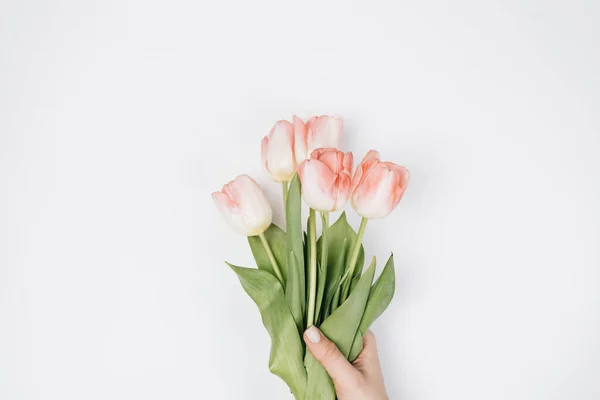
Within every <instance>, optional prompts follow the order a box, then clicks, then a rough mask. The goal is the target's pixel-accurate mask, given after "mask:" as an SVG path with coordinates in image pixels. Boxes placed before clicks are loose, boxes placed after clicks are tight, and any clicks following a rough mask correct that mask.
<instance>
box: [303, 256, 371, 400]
mask: <svg viewBox="0 0 600 400" xmlns="http://www.w3.org/2000/svg"><path fill="white" fill-rule="evenodd" d="M374 275H375V265H374V264H371V266H370V267H369V268H368V269H367V270H366V271H365V273H364V274H363V276H362V277H361V279H360V281H359V282H358V284H357V285H356V288H355V290H354V291H353V292H352V293H351V294H350V296H348V299H347V300H346V301H345V302H344V303H343V304H342V305H341V306H339V307H338V308H337V310H335V312H333V313H332V314H331V315H330V316H329V317H328V318H327V319H326V320H325V321H324V322H323V324H321V327H320V328H321V331H323V333H324V334H325V336H327V337H328V338H329V339H330V340H332V341H333V342H334V343H335V344H336V345H337V346H338V348H339V349H340V351H341V352H342V354H344V356H345V357H348V356H349V354H350V351H351V348H352V344H353V342H354V337H355V335H356V332H357V331H358V329H359V325H360V321H361V320H362V316H363V313H364V311H365V307H366V305H367V300H368V298H369V292H370V290H371V284H372V283H373V277H374ZM304 363H305V365H306V371H307V378H308V382H307V387H306V399H325V400H334V399H335V391H334V389H333V382H331V378H330V377H329V375H328V374H327V372H326V371H325V369H324V368H323V367H322V366H321V364H319V362H318V361H316V360H315V358H314V357H313V356H312V354H311V353H310V352H307V353H306V357H305V360H304Z"/></svg>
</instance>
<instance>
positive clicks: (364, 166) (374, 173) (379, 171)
mask: <svg viewBox="0 0 600 400" xmlns="http://www.w3.org/2000/svg"><path fill="white" fill-rule="evenodd" d="M409 176H410V174H409V172H408V169H406V168H404V167H402V166H400V165H396V164H394V163H391V162H381V161H380V160H379V153H377V152H376V151H375V150H371V151H369V152H368V153H367V155H366V156H365V158H364V159H363V160H362V162H361V163H360V164H359V165H358V167H357V168H356V172H355V173H354V177H353V178H352V188H351V201H352V207H354V209H355V210H356V212H357V213H358V215H360V216H361V217H363V218H369V219H373V218H383V217H385V216H386V215H388V214H389V213H391V212H392V210H393V209H394V208H396V206H397V205H398V203H399V202H400V199H402V196H403V195H404V191H405V190H406V186H407V185H408V179H409Z"/></svg>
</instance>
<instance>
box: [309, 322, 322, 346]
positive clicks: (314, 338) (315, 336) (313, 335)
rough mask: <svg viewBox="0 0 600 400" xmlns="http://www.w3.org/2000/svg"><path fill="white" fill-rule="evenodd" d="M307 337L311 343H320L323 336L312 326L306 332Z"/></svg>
mask: <svg viewBox="0 0 600 400" xmlns="http://www.w3.org/2000/svg"><path fill="white" fill-rule="evenodd" d="M306 337H307V338H308V340H309V341H310V342H311V343H319V340H321V334H320V333H319V330H318V329H317V328H315V327H314V326H311V327H310V328H308V329H307V330H306Z"/></svg>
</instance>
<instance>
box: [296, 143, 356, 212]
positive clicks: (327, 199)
mask: <svg viewBox="0 0 600 400" xmlns="http://www.w3.org/2000/svg"><path fill="white" fill-rule="evenodd" d="M351 176H352V153H344V152H343V151H339V150H336V149H332V148H327V149H317V150H315V151H313V152H312V154H311V158H310V159H309V160H306V161H304V162H302V163H301V164H300V165H299V166H298V177H299V178H300V182H301V183H302V196H303V197H304V201H305V202H306V204H308V206H309V207H310V208H312V209H315V210H317V211H337V210H341V209H342V208H344V206H345V205H346V202H347V201H348V197H349V195H350V185H351V183H352V178H351Z"/></svg>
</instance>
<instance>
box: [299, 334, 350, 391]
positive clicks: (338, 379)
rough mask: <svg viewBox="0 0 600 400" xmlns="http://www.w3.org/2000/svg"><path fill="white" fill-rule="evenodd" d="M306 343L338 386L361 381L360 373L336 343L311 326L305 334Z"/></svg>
mask: <svg viewBox="0 0 600 400" xmlns="http://www.w3.org/2000/svg"><path fill="white" fill-rule="evenodd" d="M304 341H305V342H306V346H307V347H308V349H309V350H310V352H311V353H312V355H313V357H315V359H316V360H317V361H319V362H320V363H321V365H322V366H323V368H325V370H326V371H327V373H328V374H329V376H331V379H332V380H333V382H334V383H335V384H336V386H338V384H339V383H342V382H343V383H344V384H346V383H348V382H356V381H357V380H358V379H360V373H359V372H358V371H357V370H356V369H355V368H354V367H353V366H352V364H350V363H349V362H348V360H346V357H344V355H343V354H342V353H341V352H340V350H339V349H338V348H337V346H336V345H335V343H333V342H332V341H331V340H329V339H327V338H326V337H325V335H323V333H322V332H321V331H320V330H319V329H317V328H316V327H315V326H311V327H310V328H308V329H307V330H306V332H304Z"/></svg>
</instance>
